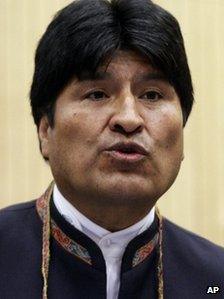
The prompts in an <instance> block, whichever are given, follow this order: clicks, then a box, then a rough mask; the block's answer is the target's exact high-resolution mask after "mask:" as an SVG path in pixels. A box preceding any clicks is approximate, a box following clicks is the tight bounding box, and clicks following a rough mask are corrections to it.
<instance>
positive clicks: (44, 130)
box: [38, 116, 52, 159]
mask: <svg viewBox="0 0 224 299" xmlns="http://www.w3.org/2000/svg"><path fill="white" fill-rule="evenodd" d="M51 130H52V129H51V126H50V124H49V121H48V118H47V116H43V117H42V118H41V120H40V124H39V128H38V137H39V141H40V150H41V153H42V156H43V157H44V158H45V159H48V158H49V150H50V136H51Z"/></svg>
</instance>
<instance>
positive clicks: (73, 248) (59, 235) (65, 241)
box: [36, 187, 159, 267]
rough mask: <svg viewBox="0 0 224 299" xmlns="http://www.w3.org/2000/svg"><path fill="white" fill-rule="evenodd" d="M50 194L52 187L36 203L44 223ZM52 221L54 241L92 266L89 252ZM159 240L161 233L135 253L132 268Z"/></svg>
mask: <svg viewBox="0 0 224 299" xmlns="http://www.w3.org/2000/svg"><path fill="white" fill-rule="evenodd" d="M49 192H52V188H50V187H49V188H48V189H47V191H46V192H45V193H44V194H43V195H42V196H41V197H40V198H39V199H37V201H36V209H37V212H38V214H39V216H40V218H41V220H42V221H43V222H44V221H46V216H47V210H48V205H49V202H48V201H47V198H50V194H49ZM50 221H51V234H52V236H53V237H54V239H55V240H56V241H57V242H58V243H59V244H60V245H61V246H62V247H63V248H64V249H65V250H66V251H68V252H69V253H70V254H72V255H75V256H76V257H77V258H79V259H81V260H82V261H84V262H86V263H87V264H89V265H92V260H91V257H90V254H89V252H88V250H87V249H86V248H85V247H83V246H82V245H80V244H78V243H77V242H75V241H74V240H72V239H71V238H70V237H68V236H67V235H66V234H65V233H64V232H63V231H62V230H61V229H60V228H59V227H58V225H57V224H56V222H55V221H54V220H53V219H52V218H51V220H50ZM158 240H159V233H156V235H155V236H154V238H153V239H152V240H151V241H150V242H148V243H147V244H145V245H144V246H142V247H141V248H139V249H138V250H137V251H136V252H135V255H134V257H133V260H132V267H135V266H137V265H139V264H140V263H141V262H143V261H144V260H145V259H146V258H147V257H148V256H149V255H150V254H151V252H152V251H153V249H154V248H155V246H156V245H157V243H158Z"/></svg>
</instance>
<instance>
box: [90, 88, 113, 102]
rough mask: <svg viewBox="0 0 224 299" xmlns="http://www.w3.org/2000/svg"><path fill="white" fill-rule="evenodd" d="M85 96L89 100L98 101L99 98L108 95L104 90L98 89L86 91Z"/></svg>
mask: <svg viewBox="0 0 224 299" xmlns="http://www.w3.org/2000/svg"><path fill="white" fill-rule="evenodd" d="M85 98H86V99H91V100H94V101H99V100H102V99H105V98H108V96H107V95H106V94H105V92H103V91H100V90H96V91H93V92H90V93H88V94H87V95H86V96H85Z"/></svg>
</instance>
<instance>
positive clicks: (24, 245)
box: [0, 200, 224, 299]
mask: <svg viewBox="0 0 224 299" xmlns="http://www.w3.org/2000/svg"><path fill="white" fill-rule="evenodd" d="M35 202H36V201H32V202H29V203H24V204H19V205H15V206H12V207H9V208H6V209H3V210H1V211H0V299H31V298H32V299H40V298H41V297H42V295H41V294H42V287H43V281H42V274H41V246H42V245H41V243H42V220H41V219H40V217H39V214H38V213H37V210H36V206H35ZM51 215H52V218H53V220H54V221H55V223H56V224H57V226H58V228H59V229H60V231H61V232H62V235H60V238H61V239H63V237H61V236H63V234H65V235H66V236H68V237H69V238H70V239H71V240H73V241H74V242H77V244H80V246H81V248H85V249H86V250H87V251H88V254H89V255H90V257H91V260H92V264H91V265H90V264H88V263H87V262H86V261H85V260H82V259H81V258H79V257H78V256H76V255H74V254H71V253H70V252H68V251H67V250H66V249H65V248H64V247H63V246H62V245H61V243H60V242H58V241H56V239H55V238H54V237H53V236H52V237H51V246H50V251H51V258H50V269H49V281H48V285H49V292H48V298H49V299H51V298H52V299H94V298H96V299H106V268H105V262H104V258H103V255H102V253H101V251H100V249H99V247H98V246H97V245H96V244H95V243H94V242H93V241H92V240H91V239H89V238H88V237H87V236H85V235H84V234H83V233H81V232H80V231H78V230H76V229H74V228H73V227H72V226H71V225H70V224H69V223H67V222H66V220H65V219H64V218H63V217H62V216H61V215H60V214H59V213H58V211H57V209H56V208H55V206H54V204H53V201H52V200H51ZM157 230H158V219H157V218H156V219H155V221H154V223H153V224H152V226H151V227H150V229H148V230H147V231H145V232H143V233H142V234H141V235H139V236H137V237H136V238H135V239H133V240H132V241H131V242H130V243H129V244H128V246H127V248H126V251H125V253H124V256H123V260H122V266H121V286H120V293H119V299H146V298H147V299H155V298H158V295H157V287H158V281H157V275H156V265H157V261H158V251H157V248H155V249H154V250H153V251H152V252H151V253H150V254H149V255H148V256H146V257H145V258H144V259H143V260H142V261H141V262H140V263H139V264H137V265H135V266H133V256H134V255H135V254H136V252H137V251H138V250H139V248H142V247H143V246H145V244H147V243H148V242H149V241H150V240H151V239H152V238H153V236H154V235H155V233H156V232H157ZM65 235H64V236H65ZM62 241H63V242H64V241H65V242H66V240H62ZM163 268H164V298H165V299H201V298H224V249H223V248H221V247H219V246H216V245H214V244H212V243H211V242H209V241H207V240H205V239H203V238H201V237H199V236H197V235H195V234H193V233H190V232H188V231H186V230H184V229H182V228H180V227H178V226H177V225H175V224H173V223H172V222H170V221H168V220H167V219H164V220H163ZM208 287H212V288H210V289H208ZM213 287H218V288H219V292H217V293H211V290H217V289H213ZM208 290H210V293H207V291H208Z"/></svg>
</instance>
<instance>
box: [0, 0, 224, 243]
mask: <svg viewBox="0 0 224 299" xmlns="http://www.w3.org/2000/svg"><path fill="white" fill-rule="evenodd" d="M69 2H70V1H65V0H47V1H46V0H38V1H36V0H2V1H0V37H1V38H0V200H1V201H0V206H1V207H4V206H7V205H9V204H13V203H16V202H20V201H27V200H30V199H32V198H35V197H36V196H38V195H40V194H41V193H42V191H43V190H44V189H45V188H46V186H47V185H48V183H49V181H50V180H51V175H50V171H49V169H48V167H47V165H46V164H45V163H44V162H43V161H42V158H41V156H40V154H39V149H38V143H37V137H36V129H35V127H34V125H33V123H32V118H31V115H30V108H29V100H28V93H29V86H30V83H31V78H32V72H33V56H34V49H35V47H36V44H37V41H38V39H39V38H40V36H41V34H42V33H43V31H44V29H45V27H46V25H47V24H48V23H49V21H50V19H51V17H52V16H53V14H54V13H55V12H56V11H57V10H58V9H60V8H61V7H63V6H64V5H65V4H68V3H69ZM156 2H157V3H158V4H161V5H162V6H163V7H165V8H167V9H169V10H170V11H171V12H172V13H173V14H174V15H175V16H176V17H177V18H178V20H179V22H180V24H181V27H182V31H183V35H184V38H185V43H186V48H187V53H188V56H189V63H190V67H191V70H192V76H193V81H194V87H195V96H196V104H195V107H194V110H193V113H192V115H191V117H190V119H189V122H188V124H187V127H186V128H185V160H184V162H183V166H182V170H181V172H180V175H179V177H178V179H177V181H176V183H175V184H174V186H173V187H172V188H171V190H170V191H169V192H168V193H167V194H166V195H165V196H164V197H163V198H162V199H161V200H160V204H159V206H160V207H161V211H162V213H163V214H164V215H166V216H167V217H169V218H170V219H172V220H173V221H175V222H176V223H178V224H180V225H182V226H184V227H186V228H188V229H190V230H193V231H195V232H197V233H199V234H201V235H203V236H205V237H206V238H209V239H210V240H212V241H214V242H217V243H219V244H223V243H224V199H223V194H224V184H223V180H224V157H223V152H224V59H223V53H224V21H223V20H222V16H223V15H224V1H223V0H169V1H167V0H157V1H156Z"/></svg>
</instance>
